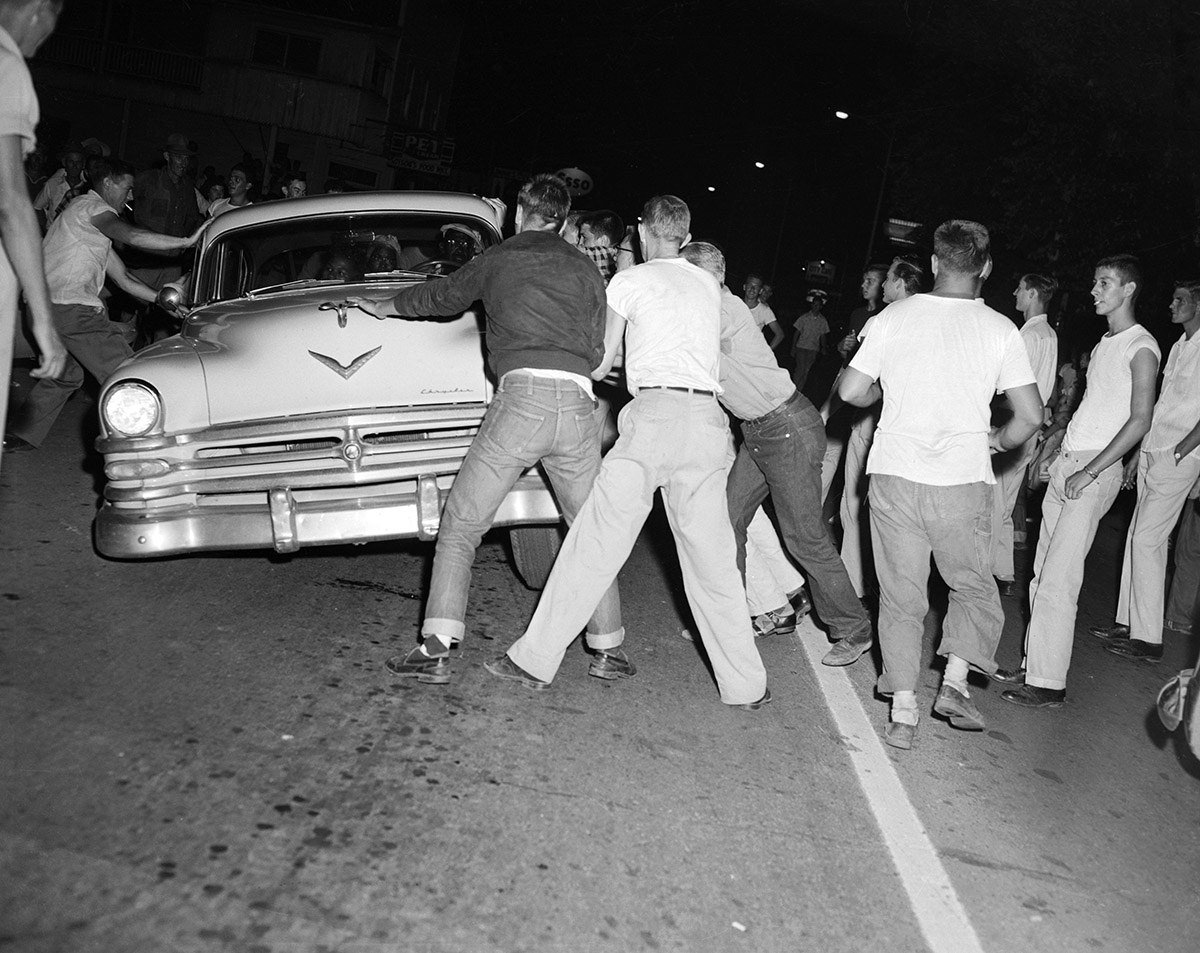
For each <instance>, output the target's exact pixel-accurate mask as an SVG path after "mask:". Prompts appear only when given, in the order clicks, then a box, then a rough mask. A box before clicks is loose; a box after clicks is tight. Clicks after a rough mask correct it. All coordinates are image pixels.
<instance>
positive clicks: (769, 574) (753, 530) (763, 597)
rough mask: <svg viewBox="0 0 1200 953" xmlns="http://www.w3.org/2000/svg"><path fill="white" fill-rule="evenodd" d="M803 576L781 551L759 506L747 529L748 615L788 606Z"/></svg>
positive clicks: (766, 517) (781, 547) (772, 525)
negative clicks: (790, 596) (790, 595)
mask: <svg viewBox="0 0 1200 953" xmlns="http://www.w3.org/2000/svg"><path fill="white" fill-rule="evenodd" d="M803 585H804V576H802V575H801V574H800V571H799V570H798V569H797V568H796V567H795V566H793V565H792V561H791V560H790V559H788V558H787V554H786V553H784V551H783V544H782V543H781V542H780V541H779V533H778V531H777V530H776V529H775V524H774V523H772V522H771V518H770V517H769V516H767V514H766V512H765V511H764V510H763V508H762V507H761V506H760V507H759V508H758V512H757V513H755V514H754V519H752V520H751V521H750V525H749V526H748V527H747V528H746V604H747V606H749V608H750V615H752V616H756V615H762V614H763V613H764V612H770V611H771V610H772V609H782V608H788V610H789V611H791V610H790V605H789V600H788V596H789V594H791V593H793V592H795V591H796V590H797V589H799V588H800V587H801V586H803Z"/></svg>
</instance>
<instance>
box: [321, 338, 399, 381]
mask: <svg viewBox="0 0 1200 953" xmlns="http://www.w3.org/2000/svg"><path fill="white" fill-rule="evenodd" d="M382 350H383V345H382V344H381V345H379V347H377V348H374V349H373V350H370V351H367V352H366V353H365V354H360V355H358V357H356V358H355V359H354V360H353V361H351V362H350V363H349V364H345V365H343V364H339V363H338V362H337V361H336V360H334V359H333V358H332V357H329V356H328V355H325V354H318V353H317V352H316V351H309V352H308V353H309V354H311V355H312V356H313V357H315V358H316V359H317V360H318V361H320V362H321V363H322V364H324V365H325V366H326V367H328V368H329V369H330V370H331V371H334V372H336V373H337V374H340V375H341V376H342V378H343V379H344V380H349V379H350V378H351V377H353V376H354V375H355V374H357V373H358V372H359V371H361V370H362V369H363V366H364V365H365V364H366V363H367V361H369V360H370V359H371V358H373V357H374V356H375V355H376V354H378V353H379V352H380V351H382Z"/></svg>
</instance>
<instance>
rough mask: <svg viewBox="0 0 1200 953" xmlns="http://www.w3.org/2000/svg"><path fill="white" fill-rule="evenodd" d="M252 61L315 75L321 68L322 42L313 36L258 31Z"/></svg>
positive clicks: (255, 35)
mask: <svg viewBox="0 0 1200 953" xmlns="http://www.w3.org/2000/svg"><path fill="white" fill-rule="evenodd" d="M250 59H251V60H252V61H253V62H255V63H258V64H260V65H262V66H273V67H275V68H276V69H286V70H291V71H292V72H294V73H312V74H315V73H317V72H319V70H320V66H321V41H320V40H318V39H316V38H315V37H311V36H296V35H295V34H293V33H279V32H278V31H276V30H258V31H257V32H256V33H255V34H254V51H253V52H252V53H251V54H250Z"/></svg>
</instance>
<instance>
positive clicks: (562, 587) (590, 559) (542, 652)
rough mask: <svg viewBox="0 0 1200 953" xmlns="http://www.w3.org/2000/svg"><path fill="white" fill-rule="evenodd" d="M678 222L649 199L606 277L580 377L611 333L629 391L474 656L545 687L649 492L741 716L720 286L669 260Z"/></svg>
mask: <svg viewBox="0 0 1200 953" xmlns="http://www.w3.org/2000/svg"><path fill="white" fill-rule="evenodd" d="M690 226H691V213H690V211H689V210H688V207H687V204H686V203H685V202H684V201H683V200H682V199H679V198H677V197H675V196H673V195H659V196H655V197H654V198H652V199H650V201H648V202H647V203H646V205H645V207H644V208H643V209H642V221H641V223H640V224H639V225H638V233H639V237H640V238H641V243H642V249H643V251H644V252H645V255H646V261H645V263H644V264H641V265H636V266H634V267H633V268H628V269H626V270H624V271H621V272H618V273H617V274H616V275H615V276H614V277H613V279H612V281H611V282H610V283H609V285H608V328H607V331H606V333H605V338H604V360H603V361H602V362H601V364H600V366H599V367H598V368H597V369H596V370H595V371H593V372H592V376H593V377H594V378H595V379H597V380H599V379H600V378H601V377H603V376H604V375H605V374H607V373H608V371H609V369H610V368H611V367H612V364H613V361H614V359H615V357H616V353H617V348H618V345H619V344H620V343H621V341H622V339H624V342H625V378H626V381H627V383H628V387H629V391H630V393H631V394H632V395H633V400H631V401H630V402H629V403H628V404H627V405H626V406H625V408H624V409H623V410H622V411H621V419H620V431H621V435H620V437H618V438H617V442H616V444H615V445H614V446H613V448H612V449H611V450H610V451H609V452H608V455H607V456H606V457H605V458H604V463H603V465H602V466H601V468H600V475H599V476H598V477H596V482H595V484H594V485H593V487H592V493H591V496H589V497H588V499H587V502H586V503H584V505H583V508H582V509H581V510H580V511H579V515H578V516H577V517H576V518H575V521H574V523H572V525H571V530H570V532H568V533H567V538H566V540H565V541H564V542H563V546H562V549H561V550H560V551H559V554H558V558H557V560H556V561H555V563H554V569H553V570H552V571H551V573H550V579H549V581H548V582H547V583H546V588H545V589H544V590H543V591H542V598H541V600H540V601H539V602H538V607H537V611H536V612H535V613H534V615H533V619H532V620H531V621H530V623H529V627H528V628H527V629H526V630H525V634H524V635H523V636H521V638H519V639H518V640H517V641H516V642H515V643H514V644H513V645H512V646H511V647H510V648H509V650H508V653H507V654H506V655H503V656H501V657H500V658H499V659H497V660H496V661H495V662H490V663H488V664H487V665H486V668H487V669H488V671H490V672H491V673H492V674H493V675H496V676H497V677H499V678H506V679H511V680H513V681H516V682H519V683H521V684H522V685H524V686H525V687H527V688H532V689H535V690H539V689H544V688H547V687H548V686H549V683H550V681H551V680H552V679H553V678H554V675H555V673H556V672H557V671H558V668H559V666H560V665H561V663H562V660H563V656H564V654H565V653H566V650H567V647H568V646H569V645H570V644H571V642H572V641H573V640H574V639H575V636H576V634H577V633H578V632H579V629H580V626H581V625H582V624H583V622H584V620H585V619H586V618H587V615H588V613H589V612H591V610H592V608H593V607H594V606H595V604H596V601H597V599H599V598H600V594H601V593H602V592H603V591H604V589H605V587H606V586H608V585H610V584H611V583H612V582H613V580H614V579H615V578H616V575H617V572H618V571H619V570H620V568H621V566H622V564H624V562H625V560H626V559H627V558H628V557H629V553H630V551H631V550H632V549H633V544H634V542H635V541H636V540H637V537H638V533H639V532H640V530H641V528H642V525H643V524H644V523H645V521H646V517H647V516H648V515H649V513H650V507H651V504H652V503H653V501H654V494H655V491H656V490H658V489H660V488H661V489H662V497H663V505H664V506H665V507H666V511H667V517H668V519H669V520H670V523H671V530H672V533H673V534H674V536H675V542H676V547H677V549H678V552H679V563H680V568H681V569H682V570H683V581H684V589H685V591H686V593H687V599H688V604H689V605H690V606H691V609H692V614H693V615H694V616H695V619H696V624H697V627H698V629H699V632H700V637H701V639H702V640H703V642H704V648H705V649H706V651H707V652H708V657H709V661H710V662H711V663H712V668H713V674H714V675H715V676H716V680H717V687H718V689H719V690H720V694H721V700H722V701H723V702H725V704H727V705H731V706H735V707H739V708H745V709H748V710H752V711H753V710H757V709H759V708H761V707H762V706H763V705H765V704H766V703H767V702H768V701H770V699H771V693H770V692H769V691H768V690H767V673H766V670H765V669H764V668H763V663H762V659H761V658H760V657H759V654H758V649H757V647H756V646H755V644H754V634H753V631H752V630H751V627H750V619H749V617H748V616H747V614H746V590H745V587H744V586H743V585H742V579H741V574H740V573H739V572H738V569H737V551H736V545H735V543H734V537H733V528H732V526H731V525H730V523H729V512H728V509H727V507H726V503H725V477H726V473H727V472H728V468H729V464H730V462H731V461H732V459H733V443H732V440H731V438H730V433H729V423H728V421H727V419H726V417H725V412H724V411H723V410H722V409H721V406H720V404H718V403H717V393H718V391H719V390H720V384H719V378H718V365H719V362H720V346H721V344H720V342H721V289H720V286H719V285H718V283H717V280H716V279H715V278H713V277H712V275H710V274H708V273H707V272H705V271H703V270H701V269H700V268H697V267H696V266H695V265H693V264H692V263H691V262H689V261H686V260H685V259H683V258H681V257H680V254H679V250H680V248H681V246H683V245H685V244H687V242H688V241H689V240H690V239H691V234H690V233H689V228H690Z"/></svg>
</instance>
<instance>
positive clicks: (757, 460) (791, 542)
mask: <svg viewBox="0 0 1200 953" xmlns="http://www.w3.org/2000/svg"><path fill="white" fill-rule="evenodd" d="M742 435H743V437H744V441H743V443H742V447H741V449H740V450H739V451H738V455H737V459H736V460H734V462H733V469H731V470H730V471H729V481H728V483H727V484H726V496H727V499H728V501H729V520H730V522H731V523H732V524H733V532H734V536H735V538H736V540H737V558H738V568H739V569H740V570H741V571H742V574H743V576H744V575H745V572H746V527H747V526H749V525H750V520H751V519H753V518H754V512H755V511H756V510H757V509H758V508H759V506H761V505H762V502H763V501H764V500H765V499H766V498H767V495H768V494H770V496H771V501H772V503H773V504H774V507H775V516H776V518H777V519H778V521H779V529H780V532H781V534H782V536H783V544H784V546H785V547H786V548H787V551H788V552H789V553H790V554H791V556H792V558H793V559H795V560H796V562H798V563H799V564H800V568H801V569H803V570H804V574H805V575H806V576H807V577H808V582H809V588H810V589H811V590H812V598H813V604H814V606H816V609H817V612H818V613H819V614H820V616H821V620H822V621H823V622H824V623H825V624H826V625H828V626H829V629H830V633H831V634H832V636H833V637H834V638H835V639H842V638H846V637H849V636H854V635H859V634H862V633H867V632H870V630H871V620H870V619H869V618H868V616H867V613H866V610H865V609H864V608H863V605H862V602H861V601H859V598H858V596H857V595H856V594H855V592H854V586H853V585H852V584H851V582H850V576H849V575H848V574H847V573H846V567H845V565H844V564H843V563H842V560H841V557H840V556H839V555H838V551H837V549H836V548H835V547H834V545H833V539H832V538H831V537H830V535H829V530H828V529H827V528H826V525H825V521H824V520H823V519H822V518H821V460H822V458H823V457H824V455H825V427H824V425H823V424H822V423H821V416H820V414H818V413H817V411H816V409H815V408H814V407H813V405H812V404H811V403H809V401H808V399H807V398H805V397H803V396H801V395H800V394H799V393H796V394H793V395H792V396H791V397H790V398H788V399H787V400H786V401H784V402H783V403H782V404H780V405H779V406H778V407H776V408H775V409H774V410H773V411H771V412H770V413H769V414H765V415H764V416H762V417H759V418H757V419H756V420H747V421H745V422H743V424H742Z"/></svg>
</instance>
